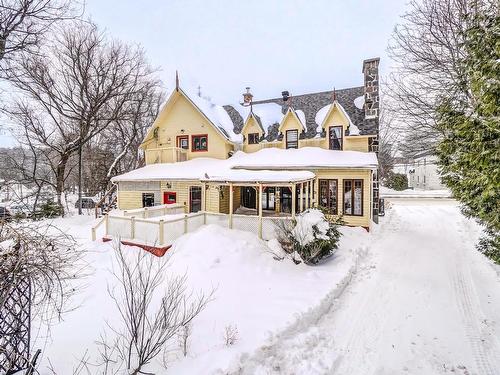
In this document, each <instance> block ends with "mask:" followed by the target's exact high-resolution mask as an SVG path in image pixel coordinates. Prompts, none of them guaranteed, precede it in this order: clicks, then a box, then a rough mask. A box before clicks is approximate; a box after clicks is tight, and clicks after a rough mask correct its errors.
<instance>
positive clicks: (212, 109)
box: [179, 89, 243, 142]
mask: <svg viewBox="0 0 500 375" xmlns="http://www.w3.org/2000/svg"><path fill="white" fill-rule="evenodd" d="M179 90H180V91H181V92H182V93H183V94H184V95H185V96H186V97H187V98H188V99H189V100H191V101H192V102H193V104H194V105H195V106H196V107H198V109H199V110H200V111H201V112H202V113H203V114H204V115H205V116H206V117H207V118H208V119H209V120H210V122H211V123H212V124H214V125H215V126H216V127H217V128H218V130H219V131H220V132H221V133H222V134H223V135H224V136H225V137H226V138H227V139H229V140H230V141H231V142H242V140H243V136H242V135H241V134H236V133H235V132H234V124H233V122H232V121H231V118H230V117H229V115H228V113H227V112H226V110H225V109H224V108H223V107H222V106H220V105H217V104H215V103H213V102H212V101H211V100H210V98H208V97H203V96H199V95H198V94H195V93H191V92H190V91H189V89H186V90H184V89H179Z"/></svg>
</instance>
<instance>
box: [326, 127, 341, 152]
mask: <svg viewBox="0 0 500 375" xmlns="http://www.w3.org/2000/svg"><path fill="white" fill-rule="evenodd" d="M328 132H329V135H328V137H329V148H330V150H342V126H330V128H329V130H328Z"/></svg>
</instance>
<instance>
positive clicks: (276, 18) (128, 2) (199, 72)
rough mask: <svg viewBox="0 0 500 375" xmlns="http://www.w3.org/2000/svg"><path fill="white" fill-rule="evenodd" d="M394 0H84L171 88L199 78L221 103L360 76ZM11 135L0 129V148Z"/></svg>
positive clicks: (355, 81)
mask: <svg viewBox="0 0 500 375" xmlns="http://www.w3.org/2000/svg"><path fill="white" fill-rule="evenodd" d="M405 3H406V2H405V1H396V0H386V1H382V0H364V1H363V0H330V1H327V0H310V1H305V0H287V1H284V0H276V1H273V0H268V1H264V0H247V1H241V0H233V1H229V0H227V1H215V0H213V1H210V0H205V1H202V0H182V1H181V0H167V1H158V0H157V1H151V0H143V1H132V0H105V1H103V0H87V6H86V13H87V15H88V16H89V17H91V18H92V19H93V20H94V21H95V22H97V23H98V24H99V25H100V26H101V27H102V28H105V29H106V30H107V31H108V32H109V34H110V35H112V36H114V37H117V38H119V39H122V40H124V41H127V42H130V43H137V44H141V45H142V46H143V47H144V49H145V50H146V54H147V56H148V58H149V59H150V61H151V63H152V64H153V65H154V66H156V67H158V68H160V69H161V71H160V76H161V78H162V79H163V81H164V82H165V84H166V85H167V86H169V87H172V85H173V84H174V75H175V70H176V69H177V70H179V74H180V79H181V85H183V84H184V85H189V86H191V87H194V86H198V85H201V87H202V92H203V94H205V95H208V96H210V97H211V98H212V99H213V100H214V101H215V102H217V103H219V104H226V103H236V102H237V101H238V100H240V98H241V93H242V92H243V91H244V88H245V87H246V86H250V87H251V88H252V92H253V94H254V99H255V100H259V99H265V98H269V97H277V96H279V95H280V93H281V91H283V90H289V91H290V92H291V93H292V95H293V94H301V93H307V92H314V91H324V90H330V89H332V88H333V87H334V86H335V87H337V88H343V87H351V86H358V85H361V84H362V75H361V64H362V60H363V59H366V58H370V57H375V56H379V57H380V58H381V69H382V73H384V72H387V70H388V66H389V61H387V57H386V47H387V42H388V39H389V37H390V35H391V32H392V30H393V28H394V25H395V24H396V23H397V22H398V19H399V16H400V15H401V14H402V13H403V11H404V9H405V6H406V4H405ZM10 142H11V139H10V138H9V137H8V136H5V135H3V136H2V135H0V146H2V144H3V145H6V144H8V143H10Z"/></svg>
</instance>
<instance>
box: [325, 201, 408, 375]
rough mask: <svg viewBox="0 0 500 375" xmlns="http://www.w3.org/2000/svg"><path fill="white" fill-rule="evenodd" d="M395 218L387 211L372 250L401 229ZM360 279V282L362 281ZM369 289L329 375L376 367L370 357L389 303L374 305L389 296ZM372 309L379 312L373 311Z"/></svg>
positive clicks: (377, 340) (376, 342)
mask: <svg viewBox="0 0 500 375" xmlns="http://www.w3.org/2000/svg"><path fill="white" fill-rule="evenodd" d="M397 215H398V214H397V213H396V212H395V211H393V210H391V211H390V216H389V220H387V222H386V223H385V224H384V226H383V227H382V230H381V231H380V232H379V234H378V237H377V240H376V241H374V242H373V243H372V248H373V247H375V246H377V245H378V244H379V242H381V241H383V239H384V237H385V236H384V235H385V233H387V232H398V231H400V230H402V229H403V228H402V227H401V223H402V220H396V217H397ZM360 279H361V280H360V281H362V280H363V277H361V278H360ZM366 287H367V286H366V285H365V288H366ZM369 288H370V290H369V291H367V290H366V289H365V290H364V297H363V299H362V302H361V304H360V305H359V306H357V307H358V308H357V309H356V316H355V317H354V319H353V320H352V322H353V324H352V326H351V328H350V334H349V338H348V341H347V345H346V346H345V347H344V348H343V349H340V348H336V350H337V351H338V353H339V354H340V357H339V358H338V360H337V361H336V362H335V364H334V367H333V368H332V369H331V372H330V373H331V374H341V375H344V374H346V375H347V374H369V373H371V372H370V370H373V367H374V366H375V364H374V358H373V356H374V355H375V354H376V352H375V349H376V346H377V344H378V343H379V342H380V339H381V331H382V327H383V326H384V325H385V324H386V321H387V319H388V316H389V314H388V309H389V308H390V307H389V306H390V305H389V303H385V304H384V303H380V300H379V301H376V300H377V299H379V298H384V296H386V295H387V294H388V293H382V294H380V293H377V291H378V285H377V283H376V282H372V283H370V286H369ZM374 306H376V307H377V308H378V310H373V307H374ZM366 311H371V312H370V314H371V317H370V319H366ZM372 372H373V371H372Z"/></svg>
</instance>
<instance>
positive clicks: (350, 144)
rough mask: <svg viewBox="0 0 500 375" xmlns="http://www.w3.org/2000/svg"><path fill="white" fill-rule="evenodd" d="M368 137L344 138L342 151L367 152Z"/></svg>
mask: <svg viewBox="0 0 500 375" xmlns="http://www.w3.org/2000/svg"><path fill="white" fill-rule="evenodd" d="M368 139H369V138H368V137H362V136H360V137H357V136H352V137H345V138H344V150H346V151H361V152H368Z"/></svg>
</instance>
